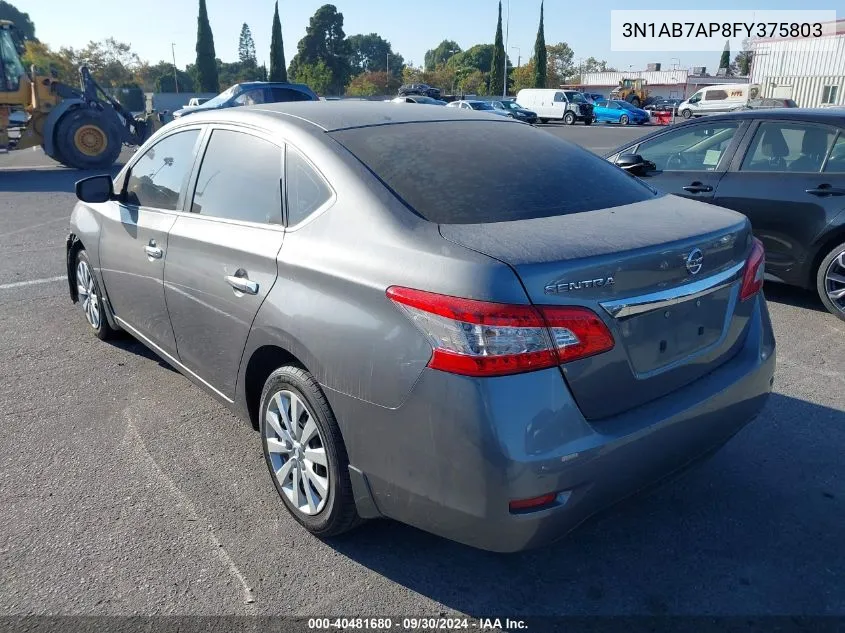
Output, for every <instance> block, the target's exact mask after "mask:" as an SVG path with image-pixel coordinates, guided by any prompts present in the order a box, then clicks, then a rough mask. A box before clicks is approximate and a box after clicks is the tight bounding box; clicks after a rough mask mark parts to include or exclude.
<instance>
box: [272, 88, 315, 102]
mask: <svg viewBox="0 0 845 633" xmlns="http://www.w3.org/2000/svg"><path fill="white" fill-rule="evenodd" d="M270 101H271V102H272V103H283V102H286V101H311V99H310V97H309V96H308V95H307V94H305V93H304V92H302V91H300V90H293V89H291V88H270Z"/></svg>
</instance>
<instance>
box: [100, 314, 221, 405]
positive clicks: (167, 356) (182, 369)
mask: <svg viewBox="0 0 845 633" xmlns="http://www.w3.org/2000/svg"><path fill="white" fill-rule="evenodd" d="M114 318H115V321H117V322H118V323H119V324H120V326H121V327H122V328H123V329H125V330H127V331H128V332H129V333H130V334H131V335H132V336H134V337H135V338H137V339H138V340H140V341H141V342H142V343H143V344H144V345H146V346H147V347H149V348H150V349H151V350H152V351H154V352H155V353H156V354H158V355H159V356H161V357H162V358H163V359H164V360H166V361H167V362H168V363H170V364H171V365H173V367H175V368H176V369H178V370H179V371H180V372H182V373H183V374H187V375H188V377H189V378H194V379H195V380H197V381H199V382H201V383H202V384H203V385H204V386H206V387H208V388H209V389H211V390H212V391H213V392H214V393H216V394H217V395H218V396H220V397H221V398H223V399H224V400H225V401H226V402H229V403H233V402H234V400H232V399H231V398H229V397H228V396H226V394H224V393H223V392H222V391H220V390H219V389H215V388H214V387H213V386H211V385H210V384H209V383H208V382H206V381H205V380H203V379H202V378H200V377H199V376H198V375H197V374H195V373H194V372H192V371H191V370H190V369H188V368H187V367H185V366H184V365H183V364H182V363H180V362H179V361H178V360H176V359H175V358H173V356H171V355H170V354H168V353H167V352H165V351H164V350H163V349H161V348H160V347H159V346H158V345H156V344H155V343H153V342H152V341H151V340H150V339H148V338H147V337H146V336H144V335H143V334H141V333H140V332H139V331H138V330H136V329H135V328H134V327H132V326H131V325H129V324H128V323H127V322H126V321H124V320H123V319H121V318H120V317H119V316H115V317H114Z"/></svg>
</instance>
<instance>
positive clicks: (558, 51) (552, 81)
mask: <svg viewBox="0 0 845 633" xmlns="http://www.w3.org/2000/svg"><path fill="white" fill-rule="evenodd" d="M574 57H575V53H573V52H572V49H571V48H570V47H569V44H567V43H566V42H558V43H557V44H550V45H548V46H546V59H547V65H546V87H547V88H558V87H560V85H561V84H565V83H566V80H567V79H568V78H569V77H570V76H571V75H572V74H573V72H572V70H573V68H572V60H573V58H574Z"/></svg>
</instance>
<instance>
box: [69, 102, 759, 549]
mask: <svg viewBox="0 0 845 633" xmlns="http://www.w3.org/2000/svg"><path fill="white" fill-rule="evenodd" d="M503 147H507V148H511V149H512V150H513V151H511V152H509V153H508V155H507V159H506V160H503V159H502V148H503ZM408 148H414V150H413V151H408ZM468 164H469V165H471V167H472V168H471V169H467V165H468ZM232 183H237V186H232ZM433 188H434V189H433ZM433 190H434V191H437V192H443V193H444V194H445V193H447V192H448V196H446V197H444V196H443V195H432V191H433ZM76 193H77V196H78V198H79V200H80V201H79V202H78V203H77V205H76V206H75V208H74V210H73V214H72V216H71V220H70V225H71V234H70V236H69V238H68V243H67V263H68V268H67V271H68V282H69V290H70V294H71V298H72V300H74V301H77V302H78V303H79V304H80V305H81V307H82V311H83V312H84V315H85V318H86V319H87V322H88V324H89V325H90V328H91V329H92V330H93V332H94V333H95V334H96V335H97V336H99V337H100V338H108V337H109V336H112V335H113V334H114V333H115V331H116V329H117V328H122V329H124V330H126V331H127V332H129V333H130V334H132V335H133V336H135V337H136V338H138V339H139V340H140V341H142V342H143V343H144V344H146V345H147V346H149V347H150V349H152V350H153V351H154V352H155V353H157V354H158V355H159V356H161V357H162V358H164V359H165V360H166V361H167V362H168V363H169V364H170V365H172V366H173V367H175V368H177V369H178V370H179V371H181V372H182V373H183V374H185V375H186V376H187V377H189V378H190V379H191V380H193V381H194V382H195V383H196V384H197V385H199V386H200V387H202V388H203V389H205V390H207V391H208V392H210V393H212V394H214V395H215V396H216V397H217V398H219V399H220V400H221V401H222V402H225V403H226V404H228V405H229V406H231V407H232V408H233V409H234V410H236V411H237V412H239V413H240V414H241V415H243V416H244V417H245V418H246V419H248V420H250V421H251V422H252V423H253V424H254V425H255V426H256V428H257V429H259V431H260V438H261V443H262V447H263V452H264V459H265V461H266V465H267V467H268V471H269V475H270V479H271V481H272V483H273V485H274V486H275V488H276V490H277V492H278V493H279V496H280V498H281V501H282V503H283V504H284V506H285V507H286V508H287V509H288V510H289V512H290V513H291V515H292V516H293V517H294V518H295V519H296V520H297V521H298V522H300V523H301V524H302V525H303V526H305V528H306V529H308V530H310V531H311V532H313V533H315V534H319V535H321V536H331V535H334V534H338V533H340V532H343V531H345V530H348V529H349V528H351V527H353V526H354V525H356V524H357V523H359V521H360V520H361V519H363V518H374V517H380V516H385V517H390V518H393V519H397V520H399V521H403V522H406V523H408V524H411V525H414V526H417V527H419V528H421V529H423V530H428V531H430V532H433V533H435V534H439V535H442V536H445V537H448V538H452V539H455V540H458V541H461V542H464V543H468V544H470V545H473V546H476V547H481V548H484V549H490V550H496V551H516V550H521V549H524V548H527V547H533V546H537V545H541V544H543V543H547V542H549V541H551V540H554V539H557V538H560V537H561V536H562V535H564V534H565V533H566V532H567V531H569V530H571V529H572V528H574V527H575V526H576V525H578V524H580V523H581V522H582V521H583V520H584V519H585V518H587V517H588V516H590V515H592V514H593V513H595V512H596V511H598V510H599V509H602V508H604V507H606V506H607V505H608V504H609V503H612V502H614V501H616V500H618V499H621V498H623V497H626V496H629V495H630V494H631V493H633V492H635V491H637V490H640V489H641V488H643V487H644V486H646V485H648V484H650V483H652V482H654V481H657V480H660V479H663V478H664V477H665V476H667V475H670V474H671V473H674V472H677V471H678V470H679V469H682V468H684V467H686V466H687V465H689V464H690V463H691V462H693V461H695V460H698V459H701V458H703V457H704V456H706V455H708V454H710V453H712V451H713V450H714V449H715V448H717V447H718V446H720V445H722V444H723V443H725V442H726V441H727V440H728V439H729V438H730V437H731V436H733V435H734V434H735V433H736V432H737V431H738V430H739V429H741V428H742V427H743V426H744V425H745V424H746V423H748V422H749V421H750V420H751V419H752V418H754V417H755V416H756V415H757V414H758V413H759V412H760V410H761V408H762V407H763V406H764V404H765V402H766V399H767V397H768V395H769V393H770V391H771V384H772V380H773V372H774V369H775V340H774V336H773V334H772V327H771V323H770V321H769V314H768V311H767V306H766V301H765V299H764V297H763V294H762V293H761V292H760V289H761V286H762V283H763V279H762V275H761V274H760V273H761V267H762V264H763V257H764V255H763V251H762V248H761V246H760V244H759V242H757V241H755V240H753V239H752V238H751V229H750V226H749V223H748V220H747V219H746V218H745V217H743V216H742V215H740V214H738V213H735V212H733V211H729V210H727V209H719V208H718V207H713V206H710V205H705V204H701V203H698V202H696V201H693V200H685V199H683V198H678V197H676V196H669V195H664V194H660V193H658V192H657V191H655V190H654V189H653V188H651V187H650V186H648V185H646V184H644V183H643V182H642V181H641V180H639V179H637V178H633V177H631V176H629V175H628V174H626V173H624V172H623V170H621V169H618V168H617V167H615V166H614V165H612V164H610V163H609V162H607V161H605V160H603V159H602V158H600V157H598V156H596V155H594V154H592V153H591V152H588V151H587V150H584V149H582V148H579V147H577V146H575V145H573V144H571V143H568V142H566V141H564V140H562V139H560V138H557V137H555V136H554V135H552V134H548V133H547V132H545V131H542V130H539V129H536V128H534V127H533V126H530V125H525V124H523V123H519V122H517V121H515V120H511V119H507V118H504V117H502V118H494V117H490V116H487V115H486V114H485V113H483V112H476V113H475V114H474V115H473V114H472V113H463V112H460V113H459V112H453V111H452V109H451V108H442V109H439V108H402V107H400V108H397V107H396V106H395V104H389V103H383V102H377V103H357V102H339V103H338V102H335V103H331V102H326V103H324V104H322V106H320V107H314V106H313V104H310V103H286V104H275V105H268V106H266V107H264V108H260V109H259V108H232V109H230V110H226V111H218V112H213V113H211V112H208V113H197V114H195V115H192V116H191V117H188V118H183V119H180V120H176V121H174V122H173V123H172V124H171V125H168V126H166V127H164V128H162V129H161V130H159V131H158V132H157V133H156V134H155V135H154V136H153V137H152V138H151V139H150V140H149V141H147V142H146V143H145V144H144V145H143V146H142V147H141V148H140V149H139V150H138V151H137V152H136V153H135V155H134V156H133V157H132V158H131V159H130V160H129V162H128V163H127V164H126V166H125V167H124V168H123V169H122V170H121V171H120V173H119V174H118V175H117V177H116V178H115V179H114V180H112V178H111V177H109V176H108V175H104V176H93V177H89V178H86V179H84V180H81V181H79V182H78V183H77V185H76ZM667 215H670V216H671V218H672V221H671V222H668V221H664V220H665V218H666V216H667ZM585 235H595V236H600V237H601V239H595V240H594V239H585ZM397 262H401V265H397ZM77 362H79V363H82V362H87V361H85V360H77ZM141 388H143V387H141ZM152 414H154V412H152V413H151V415H152ZM213 423H214V421H213V420H207V419H204V420H191V422H190V424H191V426H186V427H185V433H186V441H189V440H190V438H189V436H190V437H193V436H196V437H199V438H202V437H203V436H204V432H203V430H202V425H203V424H213ZM197 433H198V435H197ZM185 459H188V456H185ZM190 459H207V460H208V461H209V463H213V462H214V460H215V456H214V454H213V451H210V452H205V453H203V452H202V451H200V452H199V453H196V452H193V453H192V454H191V455H190ZM725 494H730V486H728V487H727V490H726V491H725ZM253 527H254V526H253ZM293 538H296V537H295V535H294V537H293Z"/></svg>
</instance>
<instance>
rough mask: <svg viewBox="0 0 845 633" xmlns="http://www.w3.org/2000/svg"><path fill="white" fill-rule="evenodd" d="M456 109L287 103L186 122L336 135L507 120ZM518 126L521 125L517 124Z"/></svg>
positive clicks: (228, 111)
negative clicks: (284, 127) (287, 127)
mask: <svg viewBox="0 0 845 633" xmlns="http://www.w3.org/2000/svg"><path fill="white" fill-rule="evenodd" d="M473 112H474V113H475V114H473V113H470V112H468V111H466V110H463V111H461V110H456V109H455V108H397V107H396V106H395V104H393V103H392V102H390V101H387V102H385V101H288V102H283V103H267V104H261V105H254V106H242V107H239V108H227V109H223V110H210V111H207V112H197V113H195V114H191V116H190V118H186V119H185V122H186V124H187V123H188V122H191V123H199V122H202V121H207V122H219V121H222V122H225V121H232V122H241V123H246V124H250V123H251V124H253V125H260V126H264V127H267V126H272V125H273V122H274V121H275V122H278V123H282V122H285V123H288V124H294V125H297V126H299V127H302V128H307V127H310V128H317V129H319V130H322V131H324V132H334V131H337V130H343V129H348V128H357V127H369V126H375V125H391V124H398V123H426V122H434V121H472V120H476V121H488V122H489V121H497V122H499V121H503V122H508V123H510V122H511V121H510V120H509V119H506V118H504V117H500V116H496V115H493V114H488V113H485V112H478V111H476V110H473ZM514 124H515V125H517V124H518V123H516V122H514Z"/></svg>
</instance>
